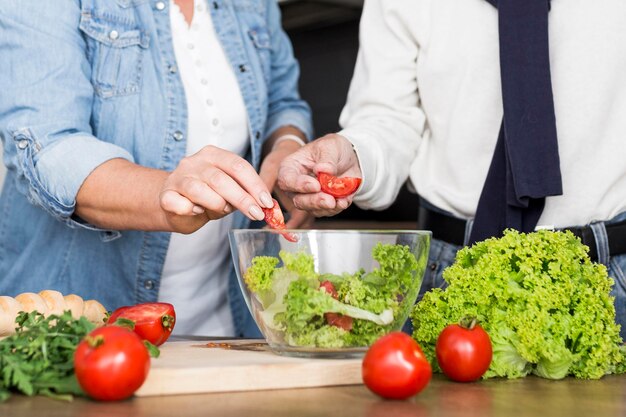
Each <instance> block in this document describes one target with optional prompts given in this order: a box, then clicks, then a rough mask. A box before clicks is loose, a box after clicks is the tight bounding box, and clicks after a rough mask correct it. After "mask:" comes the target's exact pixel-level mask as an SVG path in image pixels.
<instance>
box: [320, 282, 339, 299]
mask: <svg viewBox="0 0 626 417" xmlns="http://www.w3.org/2000/svg"><path fill="white" fill-rule="evenodd" d="M320 288H321V289H323V290H324V291H326V292H327V293H328V294H330V295H331V297H333V298H334V299H335V300H336V299H337V297H339V295H338V294H337V290H336V289H335V286H334V285H333V283H332V282H330V281H323V282H322V283H321V284H320Z"/></svg>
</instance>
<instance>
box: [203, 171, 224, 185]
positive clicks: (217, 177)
mask: <svg viewBox="0 0 626 417" xmlns="http://www.w3.org/2000/svg"><path fill="white" fill-rule="evenodd" d="M226 180H227V178H226V175H225V174H224V173H223V172H222V171H219V170H214V171H213V172H211V173H210V174H209V176H208V177H207V183H208V184H209V186H210V187H211V188H213V189H218V188H221V187H223V186H224V184H225V182H226Z"/></svg>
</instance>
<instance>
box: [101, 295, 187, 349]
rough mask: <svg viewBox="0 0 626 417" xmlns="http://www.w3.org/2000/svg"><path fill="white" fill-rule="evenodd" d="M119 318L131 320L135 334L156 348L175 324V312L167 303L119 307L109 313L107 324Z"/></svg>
mask: <svg viewBox="0 0 626 417" xmlns="http://www.w3.org/2000/svg"><path fill="white" fill-rule="evenodd" d="M119 318H123V319H127V320H132V321H133V322H134V323H135V328H134V331H135V333H137V334H138V335H139V337H141V338H142V339H144V340H147V341H149V342H150V343H152V344H153V345H156V346H160V345H162V344H163V343H165V341H166V340H167V339H168V338H169V337H170V334H172V330H174V325H175V324H176V312H175V311H174V306H173V305H171V304H169V303H141V304H136V305H134V306H124V307H120V308H118V309H117V310H115V311H114V312H113V313H111V315H110V316H109V319H108V320H107V324H113V323H115V321H116V320H117V319H119Z"/></svg>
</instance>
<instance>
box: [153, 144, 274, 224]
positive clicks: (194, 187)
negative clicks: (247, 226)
mask: <svg viewBox="0 0 626 417" xmlns="http://www.w3.org/2000/svg"><path fill="white" fill-rule="evenodd" d="M159 202H160V205H161V208H162V209H163V211H164V212H165V215H166V222H167V223H168V224H170V225H171V227H172V229H174V230H176V231H180V232H182V233H190V232H193V231H195V230H196V229H197V228H199V227H197V226H198V225H199V226H200V227H201V226H202V225H203V224H204V223H206V222H207V221H209V220H215V219H219V218H222V217H224V216H226V215H228V214H230V213H232V212H233V211H234V210H239V211H241V212H242V213H243V214H245V215H246V216H247V217H248V218H250V219H251V220H263V219H264V215H263V210H262V208H263V207H266V208H271V207H273V202H272V197H271V195H270V192H269V190H268V187H267V186H266V183H265V182H264V181H263V180H262V179H261V177H260V176H259V175H258V174H257V173H256V171H255V170H254V168H253V167H252V165H250V164H249V163H248V162H247V161H246V160H245V159H243V158H241V157H240V156H238V155H236V154H234V153H232V152H229V151H225V150H223V149H220V148H217V147H215V146H206V147H204V148H202V149H201V150H200V151H199V152H197V153H196V154H194V155H191V156H188V157H186V158H183V159H182V160H181V162H180V163H179V164H178V167H177V168H176V169H175V170H174V171H173V172H172V173H171V174H170V175H169V176H168V177H167V178H166V180H165V182H164V183H163V186H162V188H161V192H160V194H159ZM195 219H197V220H195ZM181 229H182V230H181ZM187 229H189V230H187Z"/></svg>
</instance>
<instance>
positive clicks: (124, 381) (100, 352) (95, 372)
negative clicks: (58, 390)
mask: <svg viewBox="0 0 626 417" xmlns="http://www.w3.org/2000/svg"><path fill="white" fill-rule="evenodd" d="M74 369H75V372H76V379H77V380H78V383H79V384H80V386H81V388H82V389H83V391H85V392H86V393H87V395H89V396H90V397H92V398H94V399H96V400H102V401H116V400H123V399H125V398H128V397H130V396H131V395H133V393H134V392H135V391H137V389H138V388H139V387H140V386H141V385H142V384H143V382H144V381H145V380H146V377H147V376H148V371H149V370H150V355H149V354H148V349H147V348H146V346H145V345H144V344H143V341H142V340H141V339H140V338H139V336H137V335H136V334H135V333H133V332H132V331H131V330H129V329H127V328H125V327H120V326H104V327H100V328H98V329H96V330H94V331H92V332H91V333H89V335H87V336H86V337H85V338H84V339H83V340H82V341H81V342H80V343H79V344H78V346H77V347H76V352H75V353H74Z"/></svg>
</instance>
